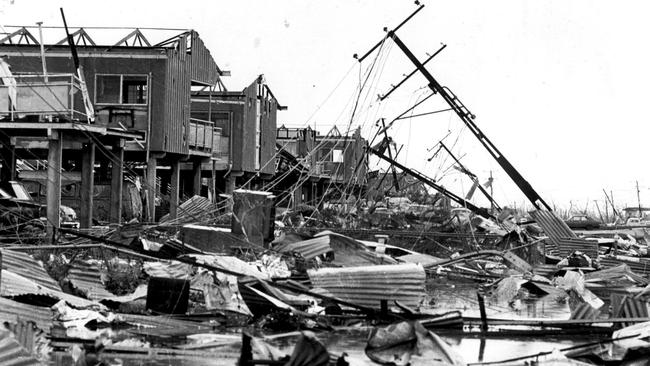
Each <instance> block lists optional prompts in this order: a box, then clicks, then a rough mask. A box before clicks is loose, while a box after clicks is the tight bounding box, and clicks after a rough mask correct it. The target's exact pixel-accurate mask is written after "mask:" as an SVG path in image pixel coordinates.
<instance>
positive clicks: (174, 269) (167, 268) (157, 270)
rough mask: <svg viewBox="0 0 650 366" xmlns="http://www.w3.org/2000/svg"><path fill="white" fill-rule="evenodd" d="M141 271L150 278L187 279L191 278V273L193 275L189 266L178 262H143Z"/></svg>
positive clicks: (192, 270)
mask: <svg viewBox="0 0 650 366" xmlns="http://www.w3.org/2000/svg"><path fill="white" fill-rule="evenodd" d="M143 269H144V271H145V272H146V273H147V274H148V275H149V276H150V277H166V278H176V279H188V278H190V277H191V275H192V273H194V269H193V267H192V265H191V264H186V263H182V262H179V261H171V262H169V263H163V262H145V263H144V264H143Z"/></svg>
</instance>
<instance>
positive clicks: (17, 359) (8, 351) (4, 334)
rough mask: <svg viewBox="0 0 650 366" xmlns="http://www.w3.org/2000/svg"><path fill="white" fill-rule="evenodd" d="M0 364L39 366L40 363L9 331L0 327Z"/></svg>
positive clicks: (7, 365) (6, 365)
mask: <svg viewBox="0 0 650 366" xmlns="http://www.w3.org/2000/svg"><path fill="white" fill-rule="evenodd" d="M0 365H3V366H31V365H34V366H40V365H42V363H41V362H40V361H39V360H37V359H36V358H35V357H34V356H32V355H31V354H30V353H29V352H28V351H27V350H26V349H25V348H24V347H23V346H22V345H21V344H20V342H18V340H16V338H14V336H13V334H12V333H11V332H10V331H8V330H4V329H0Z"/></svg>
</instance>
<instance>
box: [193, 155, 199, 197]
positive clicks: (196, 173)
mask: <svg viewBox="0 0 650 366" xmlns="http://www.w3.org/2000/svg"><path fill="white" fill-rule="evenodd" d="M192 175H193V177H194V179H193V182H192V183H193V184H192V194H193V195H199V196H200V195H201V160H195V161H194V164H193V166H192Z"/></svg>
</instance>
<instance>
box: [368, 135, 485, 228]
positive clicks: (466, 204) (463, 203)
mask: <svg viewBox="0 0 650 366" xmlns="http://www.w3.org/2000/svg"><path fill="white" fill-rule="evenodd" d="M368 151H370V152H371V153H373V154H375V155H376V156H377V157H379V158H381V159H383V160H385V161H387V162H388V163H390V164H392V165H394V166H395V167H397V168H399V169H401V170H402V171H403V172H405V173H407V174H410V175H411V176H412V177H414V178H415V179H417V180H419V181H420V182H422V183H424V184H426V185H428V186H429V187H431V188H433V189H435V190H436V191H438V192H440V194H442V195H443V196H445V197H447V198H449V199H450V200H452V201H454V202H456V203H458V204H459V205H461V206H463V207H465V208H467V209H469V210H470V211H472V212H474V213H476V214H478V215H481V216H483V217H485V218H487V219H495V217H494V216H493V215H491V214H490V212H489V211H488V210H487V209H485V208H482V207H478V206H476V205H474V204H473V203H471V202H469V201H467V200H466V199H464V198H462V197H460V196H459V195H457V194H455V193H453V192H451V191H449V190H447V189H446V188H444V187H443V186H441V185H438V184H437V183H436V182H435V181H434V180H433V179H431V178H429V177H427V176H426V175H424V174H422V173H420V172H417V171H415V170H413V169H409V168H407V167H405V166H404V165H402V164H400V163H398V162H397V161H395V160H393V159H391V158H390V157H388V156H386V155H384V154H383V153H382V152H381V151H378V150H375V149H373V148H372V147H371V146H368Z"/></svg>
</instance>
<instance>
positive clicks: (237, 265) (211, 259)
mask: <svg viewBox="0 0 650 366" xmlns="http://www.w3.org/2000/svg"><path fill="white" fill-rule="evenodd" d="M188 257H191V258H194V259H196V261H197V262H198V263H203V264H208V265H211V266H215V267H219V268H223V269H227V270H229V271H233V272H237V273H241V274H243V275H246V276H252V277H255V278H260V279H264V280H268V279H270V278H271V276H270V275H269V274H268V273H265V272H262V271H261V270H260V269H259V268H257V267H256V266H253V265H251V264H248V263H246V262H244V261H243V260H241V259H239V258H237V257H231V256H225V255H198V254H191V255H188Z"/></svg>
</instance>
